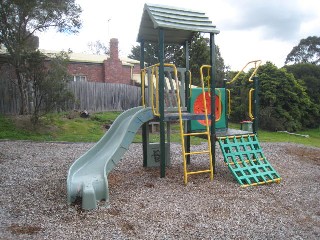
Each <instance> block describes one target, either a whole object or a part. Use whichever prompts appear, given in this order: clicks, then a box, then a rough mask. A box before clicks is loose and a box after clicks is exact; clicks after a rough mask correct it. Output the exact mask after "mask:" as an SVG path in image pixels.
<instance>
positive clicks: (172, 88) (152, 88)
mask: <svg viewBox="0 0 320 240" xmlns="http://www.w3.org/2000/svg"><path fill="white" fill-rule="evenodd" d="M159 67H160V64H159V63H158V64H155V65H152V66H150V67H147V68H144V69H142V70H141V85H142V105H143V106H145V107H151V108H152V110H153V114H154V115H155V116H160V112H159V103H160V100H161V101H164V104H165V111H169V112H172V111H177V107H178V101H177V99H178V96H177V95H178V93H177V90H178V88H183V91H180V92H181V96H179V98H181V99H182V101H181V104H182V108H183V110H184V109H185V100H184V96H185V91H184V81H185V76H184V74H185V72H186V71H185V69H182V68H181V69H180V68H179V69H178V68H177V67H176V66H175V65H174V64H171V63H165V64H164V70H165V71H164V74H165V78H164V89H162V91H164V99H159V96H160V95H159V93H160V92H159V91H160V89H159V81H160V79H159ZM178 74H180V75H179V77H180V79H179V80H180V81H179V80H178ZM189 77H190V78H191V73H190V72H189ZM146 80H147V82H148V88H147V89H148V99H147V98H146V90H145V89H146Z"/></svg>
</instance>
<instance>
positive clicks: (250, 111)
mask: <svg viewBox="0 0 320 240" xmlns="http://www.w3.org/2000/svg"><path fill="white" fill-rule="evenodd" d="M253 91H254V88H251V89H250V91H249V109H248V112H249V118H250V119H251V121H253V119H254V116H253V114H252V93H253Z"/></svg>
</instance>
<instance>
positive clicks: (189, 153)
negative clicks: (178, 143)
mask: <svg viewBox="0 0 320 240" xmlns="http://www.w3.org/2000/svg"><path fill="white" fill-rule="evenodd" d="M204 153H210V151H202V152H188V153H185V155H192V154H204Z"/></svg>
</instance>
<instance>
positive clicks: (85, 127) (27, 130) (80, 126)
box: [0, 112, 320, 147]
mask: <svg viewBox="0 0 320 240" xmlns="http://www.w3.org/2000/svg"><path fill="white" fill-rule="evenodd" d="M119 114H120V112H104V113H95V114H92V115H90V117H88V118H81V117H80V116H79V113H76V112H68V113H59V114H49V115H47V116H45V117H42V118H41V123H40V124H38V125H37V126H36V127H33V126H32V125H31V123H30V117H29V116H6V117H4V116H1V115H0V139H10V140H33V141H67V142H97V141H98V140H99V139H100V138H101V137H102V136H103V134H104V133H105V131H106V129H107V127H108V126H110V125H111V124H112V122H113V121H114V120H115V119H116V117H117V116H118V115H119ZM229 127H230V128H235V129H239V128H240V125H239V124H233V123H230V124H229ZM297 133H298V134H302V135H308V136H309V137H303V136H295V135H290V134H287V133H279V132H268V131H263V130H261V131H259V132H258V137H259V140H260V141H262V142H292V143H298V144H304V145H309V146H315V147H320V127H319V128H317V129H311V130H306V131H301V132H297ZM141 141H142V137H141V133H138V134H136V137H135V139H134V142H141ZM150 141H151V142H158V141H159V134H158V133H153V134H150ZM203 141H204V140H203V139H201V138H197V137H193V138H192V139H191V144H200V143H201V142H203ZM171 142H180V134H179V126H178V124H172V127H171Z"/></svg>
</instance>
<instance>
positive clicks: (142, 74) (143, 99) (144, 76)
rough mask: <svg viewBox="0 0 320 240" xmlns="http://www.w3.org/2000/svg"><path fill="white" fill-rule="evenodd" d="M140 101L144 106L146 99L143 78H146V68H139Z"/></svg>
mask: <svg viewBox="0 0 320 240" xmlns="http://www.w3.org/2000/svg"><path fill="white" fill-rule="evenodd" d="M140 76H141V86H142V87H141V88H142V89H141V95H142V96H141V103H142V106H143V107H146V100H145V80H146V70H145V69H142V70H141V75H140Z"/></svg>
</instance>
